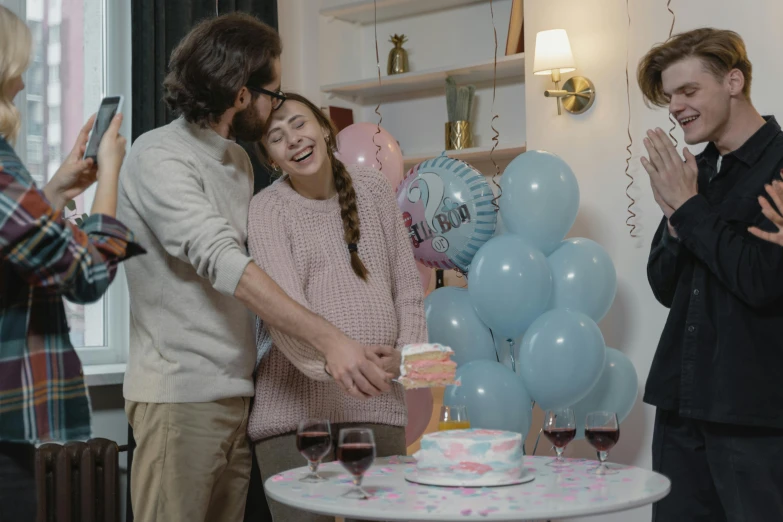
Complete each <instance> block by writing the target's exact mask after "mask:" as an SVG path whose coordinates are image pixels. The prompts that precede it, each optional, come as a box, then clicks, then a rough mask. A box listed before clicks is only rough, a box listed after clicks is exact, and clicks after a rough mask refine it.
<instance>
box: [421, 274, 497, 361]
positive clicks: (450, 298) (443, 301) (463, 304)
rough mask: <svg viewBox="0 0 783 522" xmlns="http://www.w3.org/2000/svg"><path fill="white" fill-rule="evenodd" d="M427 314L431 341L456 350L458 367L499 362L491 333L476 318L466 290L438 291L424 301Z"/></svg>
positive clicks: (447, 289) (477, 317) (446, 288)
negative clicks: (481, 362) (482, 362)
mask: <svg viewBox="0 0 783 522" xmlns="http://www.w3.org/2000/svg"><path fill="white" fill-rule="evenodd" d="M424 313H425V314H426V317H427V331H428V334H429V341H430V342H431V343H439V344H443V345H445V346H449V347H450V348H451V349H452V350H454V355H453V356H452V360H453V361H456V363H457V367H459V366H462V365H463V364H467V363H468V362H470V361H474V360H477V359H488V360H490V361H497V354H496V353H495V344H494V341H493V339H492V332H490V331H489V328H487V326H486V325H485V324H484V323H482V322H481V319H479V316H478V315H476V311H475V310H474V309H473V305H472V304H471V303H470V297H469V296H468V291H467V290H465V289H464V288H456V287H453V286H444V287H443V288H438V289H437V290H435V291H434V292H432V293H431V294H430V295H428V296H427V297H426V298H425V299H424Z"/></svg>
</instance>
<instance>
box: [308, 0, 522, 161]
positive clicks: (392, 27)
mask: <svg viewBox="0 0 783 522" xmlns="http://www.w3.org/2000/svg"><path fill="white" fill-rule="evenodd" d="M376 2H377V20H378V24H377V27H375V26H374V24H373V22H374V6H373V1H372V0H362V1H356V0H347V1H340V0H321V4H320V7H323V8H322V9H320V10H319V11H318V18H319V20H318V34H317V44H318V48H319V51H318V55H317V61H316V62H310V63H311V64H312V66H315V67H317V70H318V73H317V79H318V80H319V81H317V85H318V90H320V95H321V105H322V106H328V105H334V106H338V107H346V108H350V109H352V110H353V116H354V118H353V119H354V122H370V123H373V124H374V123H377V122H378V121H379V120H380V121H381V123H380V124H381V126H382V127H383V128H384V129H386V130H387V131H388V132H389V133H390V134H391V135H392V136H394V137H395V138H396V139H397V141H398V142H399V143H400V146H401V147H402V149H403V153H404V168H405V170H406V171H407V169H409V168H410V167H411V166H413V165H415V164H416V163H420V162H421V161H424V160H426V159H429V158H433V157H437V156H439V155H440V154H441V153H443V152H444V150H443V147H444V125H445V122H446V121H447V111H446V96H445V80H446V77H448V76H451V77H452V78H454V80H455V82H456V84H457V85H458V86H464V85H475V87H476V92H475V101H474V105H473V107H472V108H471V117H470V120H471V127H472V129H471V131H472V133H473V143H474V148H471V149H465V150H450V151H446V154H447V155H448V156H450V157H454V158H458V159H462V160H464V161H466V162H468V163H471V164H472V165H476V164H478V166H477V167H476V168H479V169H480V170H481V172H483V173H484V174H485V175H487V176H489V175H491V174H494V172H495V170H494V168H493V165H492V161H491V160H490V151H491V149H492V146H493V141H492V137H493V136H494V130H493V127H494V128H495V129H497V131H498V132H499V134H500V136H499V140H500V141H499V145H498V146H497V148H496V149H495V151H494V152H493V153H492V160H494V161H495V163H497V164H498V166H499V167H500V169H501V172H502V170H503V169H504V168H505V166H506V165H508V163H509V162H510V161H511V160H512V159H514V158H515V157H516V156H518V155H519V154H521V153H523V152H525V150H526V147H525V146H526V134H525V54H524V53H519V54H514V55H509V56H506V55H505V47H506V45H505V43H506V39H507V32H508V27H509V17H510V12H511V4H512V1H511V0H494V1H493V9H494V25H495V30H496V32H497V48H495V40H494V35H493V30H492V23H493V20H492V16H491V15H490V3H489V1H488V0H376ZM391 34H405V35H406V36H407V38H408V42H407V43H406V44H405V45H403V47H405V48H406V49H407V50H408V52H409V56H410V58H409V60H410V66H411V71H410V72H408V73H405V74H396V75H386V74H385V73H386V61H387V55H388V52H389V49H390V43H389V42H388V41H386V40H387V39H388V37H389V35H391ZM376 37H377V39H378V44H379V57H380V62H381V63H380V66H381V70H382V74H383V75H382V76H381V81H380V84H379V81H378V76H377V66H376V55H375V44H374V38H376ZM310 70H312V69H310ZM495 72H496V76H495V80H496V81H495V84H494V86H495V89H494V90H495V92H493V74H495ZM346 80H349V81H346ZM376 106H380V108H379V111H380V113H381V118H382V119H381V118H379V116H378V115H376V114H375V109H376ZM493 116H497V119H494V118H493Z"/></svg>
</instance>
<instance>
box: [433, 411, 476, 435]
mask: <svg viewBox="0 0 783 522" xmlns="http://www.w3.org/2000/svg"><path fill="white" fill-rule="evenodd" d="M468 428H470V419H468V407H467V406H463V405H455V406H441V407H440V417H439V419H438V431H446V430H465V429H468Z"/></svg>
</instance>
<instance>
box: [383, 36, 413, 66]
mask: <svg viewBox="0 0 783 522" xmlns="http://www.w3.org/2000/svg"><path fill="white" fill-rule="evenodd" d="M407 40H408V39H407V38H406V37H405V35H404V34H401V35H396V34H395V35H394V36H392V37H391V38H390V39H389V41H390V42H391V43H393V44H394V47H393V48H392V50H391V51H389V63H388V64H387V66H386V74H388V75H392V74H402V73H406V72H408V51H406V50H405V49H403V48H402V44H404V43H405V42H406V41H407Z"/></svg>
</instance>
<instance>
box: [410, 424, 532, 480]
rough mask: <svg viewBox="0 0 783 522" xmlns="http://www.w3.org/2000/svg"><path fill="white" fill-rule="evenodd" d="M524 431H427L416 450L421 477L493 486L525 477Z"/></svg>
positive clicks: (417, 468)
mask: <svg viewBox="0 0 783 522" xmlns="http://www.w3.org/2000/svg"><path fill="white" fill-rule="evenodd" d="M522 459H523V451H522V435H521V434H519V433H515V432H510V431H500V430H485V429H467V430H449V431H439V432H435V433H428V434H426V435H424V436H423V437H422V439H421V449H420V450H419V451H418V452H417V453H416V461H417V462H416V471H417V473H418V474H419V476H420V477H431V478H434V479H449V480H453V481H455V482H460V485H465V486H491V485H496V484H498V483H505V482H508V481H512V480H516V479H519V478H520V477H522V474H523V473H524V466H523V462H522Z"/></svg>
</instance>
